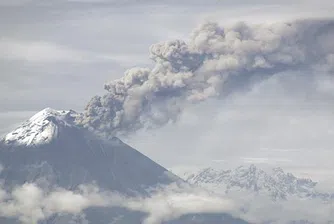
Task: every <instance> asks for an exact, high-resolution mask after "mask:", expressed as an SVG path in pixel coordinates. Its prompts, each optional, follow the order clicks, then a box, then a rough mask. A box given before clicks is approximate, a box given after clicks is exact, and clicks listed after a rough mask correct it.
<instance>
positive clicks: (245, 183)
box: [181, 165, 334, 200]
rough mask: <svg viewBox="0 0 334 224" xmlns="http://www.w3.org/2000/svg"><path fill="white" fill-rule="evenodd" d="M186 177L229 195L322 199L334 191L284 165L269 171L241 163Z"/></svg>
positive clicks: (283, 198) (280, 198)
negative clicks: (320, 187)
mask: <svg viewBox="0 0 334 224" xmlns="http://www.w3.org/2000/svg"><path fill="white" fill-rule="evenodd" d="M181 177H183V178H184V179H185V180H186V181H188V182H189V183H192V184H196V185H200V186H202V187H205V188H208V189H210V190H213V191H215V192H219V193H224V194H229V192H232V191H247V192H249V193H252V194H253V193H254V194H259V195H266V196H269V197H270V198H272V199H273V200H287V199H289V197H298V198H321V199H323V200H329V199H330V198H331V197H333V196H334V194H329V193H322V192H318V191H317V190H316V189H315V187H316V185H317V183H316V182H313V181H312V180H311V179H304V178H298V177H295V176H294V175H292V174H291V173H285V172H284V171H283V169H281V168H279V167H278V168H273V169H272V170H271V171H270V172H266V171H264V170H262V169H259V168H257V167H256V166H255V165H250V166H240V167H238V168H236V169H235V170H216V169H213V168H205V169H202V170H200V171H198V172H187V173H184V175H183V176H181Z"/></svg>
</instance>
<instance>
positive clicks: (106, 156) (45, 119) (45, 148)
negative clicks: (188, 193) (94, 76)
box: [0, 108, 246, 224]
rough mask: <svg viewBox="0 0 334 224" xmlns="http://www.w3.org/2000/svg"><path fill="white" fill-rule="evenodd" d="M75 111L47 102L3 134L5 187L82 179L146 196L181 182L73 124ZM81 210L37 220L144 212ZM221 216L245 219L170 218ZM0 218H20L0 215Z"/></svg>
mask: <svg viewBox="0 0 334 224" xmlns="http://www.w3.org/2000/svg"><path fill="white" fill-rule="evenodd" d="M76 116H79V115H78V114H77V113H75V112H74V111H57V110H53V109H50V108H47V109H45V110H43V111H41V112H39V113H37V114H36V115H35V116H33V117H32V118H30V119H29V120H27V121H26V122H24V123H23V124H22V125H21V126H19V127H18V128H17V129H16V130H14V131H13V132H10V133H9V134H7V135H6V136H5V137H4V138H3V139H2V141H1V143H0V164H1V166H2V171H1V172H0V179H1V181H2V186H3V188H4V189H5V190H6V191H13V189H14V192H15V189H16V188H17V186H25V184H27V183H34V184H37V186H38V187H40V188H42V189H58V188H62V189H66V190H71V191H75V190H76V189H78V187H79V186H81V185H83V184H92V183H94V184H95V185H96V186H98V187H99V188H100V189H101V190H105V191H113V192H118V193H119V194H121V195H123V196H126V197H138V196H140V197H141V198H145V197H150V196H151V194H152V192H151V191H150V189H152V188H155V187H157V186H161V185H168V184H185V182H184V181H183V180H182V179H181V178H179V177H177V176H175V175H174V174H172V173H171V172H169V171H167V170H166V169H165V168H163V167H162V166H160V165H158V164H157V163H155V162H154V161H152V160H151V159H149V158H148V157H146V156H144V155H143V154H141V153H140V152H138V151H136V150H135V149H133V148H131V147H130V146H128V145H126V144H124V143H123V142H121V141H120V140H119V139H117V138H113V139H111V140H108V141H106V140H103V139H102V138H100V137H99V136H96V135H95V134H93V133H92V132H90V131H88V130H86V129H82V128H81V127H79V126H77V125H76V124H75V118H76ZM30 191H31V190H30ZM16 194H17V192H16V193H14V197H16V196H17V195H16ZM24 203H26V202H24ZM27 203H28V205H29V204H30V203H31V202H27ZM0 206H1V205H0ZM81 215H82V217H81V216H80V217H81V218H80V217H79V218H78V217H77V216H73V215H70V214H66V213H63V214H55V215H53V216H51V217H48V218H47V219H46V220H44V221H43V222H40V223H47V224H65V223H66V224H67V223H85V222H86V221H84V220H88V221H89V222H90V223H94V224H105V223H116V224H121V223H124V224H125V223H126V224H132V223H133V224H137V223H141V222H142V220H143V218H144V217H145V216H146V214H144V213H143V212H140V211H132V210H128V209H125V208H121V207H113V208H106V207H104V208H103V207H92V208H88V209H85V211H84V214H81ZM0 216H1V214H0ZM191 220H197V221H196V222H193V221H191ZM222 220H229V221H228V223H235V224H246V222H244V221H242V220H239V219H234V218H232V216H230V215H228V214H217V215H211V214H189V215H184V216H182V217H181V218H180V219H179V220H173V221H172V222H171V223H202V224H204V223H226V222H225V221H222ZM21 221H22V220H21ZM0 223H8V224H12V223H15V224H16V223H19V222H18V221H17V220H13V219H8V218H0ZM26 223H27V222H26ZM30 223H31V222H30ZM166 223H169V221H168V222H166ZM152 224H158V223H152Z"/></svg>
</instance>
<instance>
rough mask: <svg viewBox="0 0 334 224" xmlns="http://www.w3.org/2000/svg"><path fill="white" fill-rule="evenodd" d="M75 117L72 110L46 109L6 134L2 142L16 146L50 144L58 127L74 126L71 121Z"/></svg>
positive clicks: (57, 131)
mask: <svg viewBox="0 0 334 224" xmlns="http://www.w3.org/2000/svg"><path fill="white" fill-rule="evenodd" d="M76 116H77V113H76V112H74V111H72V110H69V111H65V110H54V109H51V108H46V109H44V110H42V111H40V112H38V113H37V114H35V115H34V116H32V117H31V118H30V119H29V120H27V121H26V122H24V123H23V124H22V125H20V126H19V127H18V128H16V129H15V130H14V131H12V132H10V133H8V134H7V135H6V136H5V137H4V139H3V141H4V143H5V144H9V145H18V146H34V145H41V144H47V143H50V142H51V141H52V140H54V139H55V138H57V136H58V133H59V128H60V127H71V126H74V123H73V120H74V118H75V117H76Z"/></svg>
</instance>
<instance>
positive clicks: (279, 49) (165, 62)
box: [78, 19, 334, 136]
mask: <svg viewBox="0 0 334 224" xmlns="http://www.w3.org/2000/svg"><path fill="white" fill-rule="evenodd" d="M333 38H334V20H330V19H328V20H300V21H294V22H285V23H274V24H260V25H248V24H247V23H241V22H240V23H237V24H235V25H233V26H229V27H222V26H220V25H219V24H217V23H205V24H203V25H200V26H199V27H198V28H196V29H195V30H194V31H193V32H192V34H191V35H190V39H189V41H187V42H186V41H182V40H173V41H166V42H162V43H157V44H154V45H152V46H151V47H150V58H151V59H152V60H153V62H154V65H153V68H140V67H135V68H131V69H129V70H127V71H126V72H125V73H124V76H123V77H122V78H120V79H117V80H114V81H111V82H108V83H106V84H105V85H104V89H105V90H106V91H107V93H106V94H105V95H103V96H95V97H93V98H92V99H91V100H90V102H89V103H88V105H87V106H86V109H85V111H84V113H83V115H82V116H81V117H79V119H78V123H79V124H81V125H82V126H84V127H86V128H90V129H92V130H96V131H98V132H100V133H108V135H112V136H114V135H127V134H130V133H132V132H136V131H137V130H139V129H143V128H144V129H147V128H157V127H161V126H164V125H166V124H168V123H172V122H175V121H177V119H178V117H179V116H180V115H181V113H182V111H183V110H184V108H186V107H187V105H190V104H197V103H201V102H203V101H206V100H208V99H222V98H223V97H224V96H226V95H228V94H229V93H230V92H231V91H237V90H238V89H239V90H240V89H243V88H245V87H247V86H248V85H250V84H251V83H252V82H253V81H254V80H256V79H258V78H260V79H264V78H267V77H272V76H273V75H274V74H277V73H279V72H286V71H297V72H303V71H307V72H305V75H306V74H307V75H310V74H311V75H315V76H316V75H317V73H320V72H321V73H326V74H330V75H331V74H333V72H334V64H333V58H334V44H333V42H332V41H331V40H332V39H333Z"/></svg>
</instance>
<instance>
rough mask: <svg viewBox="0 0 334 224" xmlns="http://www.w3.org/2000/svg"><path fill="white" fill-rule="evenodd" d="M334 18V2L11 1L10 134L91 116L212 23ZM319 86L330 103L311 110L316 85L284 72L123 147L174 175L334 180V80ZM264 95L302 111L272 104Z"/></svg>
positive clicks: (0, 21) (4, 8)
mask: <svg viewBox="0 0 334 224" xmlns="http://www.w3.org/2000/svg"><path fill="white" fill-rule="evenodd" d="M204 2H205V3H204ZM333 12H334V3H333V1H329V0H319V1H316V2H315V1H312V0H309V1H306V0H304V1H303V0H300V1H277V0H273V1H270V0H269V1H264V0H263V1H246V0H238V1H222V0H221V1H218V0H210V1H199V0H195V1H190V0H184V1H176V0H167V1H149V0H146V1H145V0H138V1H134V0H127V1H114V0H109V1H107V0H59V1H45V0H11V1H9V0H1V1H0V69H1V75H0V91H1V92H0V104H1V107H0V134H5V133H6V132H8V131H10V130H12V129H13V128H14V127H15V126H17V125H18V124H20V123H21V122H22V121H24V120H25V119H27V118H29V117H30V116H32V115H33V114H35V113H36V112H37V111H40V110H42V109H44V108H46V107H52V108H55V109H74V110H76V111H78V112H81V111H83V110H84V108H85V105H86V104H87V102H88V101H89V99H90V98H91V97H92V96H94V95H101V94H104V92H105V91H104V89H103V85H104V83H106V82H109V81H112V80H114V79H118V78H121V77H122V76H123V73H124V71H125V70H126V69H128V68H131V67H133V66H141V67H145V66H152V65H153V62H152V60H150V58H149V47H150V46H151V45H152V44H155V43H157V42H161V41H168V40H174V39H182V40H185V41H188V39H189V34H190V33H191V32H192V30H194V29H195V28H196V27H197V26H198V25H199V24H201V23H203V22H207V21H213V22H217V23H218V24H220V25H222V26H229V25H231V24H234V23H236V22H239V21H244V22H247V23H248V24H263V23H275V22H283V21H293V20H296V19H311V18H328V17H331V16H332V15H333ZM315 81H316V83H317V84H319V91H318V89H317V90H316V91H313V92H312V91H311V92H310V94H311V95H312V96H315V98H316V97H318V96H319V97H322V96H323V95H321V94H320V93H322V92H326V91H327V92H329V93H330V94H329V95H328V98H326V99H324V98H320V100H319V99H318V101H317V100H315V101H314V102H311V103H310V104H308V105H306V106H305V105H304V104H302V102H303V100H304V98H303V96H302V97H301V98H300V93H303V92H304V90H305V89H304V88H303V87H305V86H307V85H308V84H307V80H305V79H304V78H303V77H302V76H300V74H299V73H298V72H296V73H293V74H291V73H289V74H288V75H287V74H285V73H283V74H279V75H277V76H275V77H271V78H269V79H266V80H263V81H261V82H259V83H258V84H257V85H256V86H254V87H253V88H251V89H250V90H249V91H245V92H242V93H239V92H235V93H234V94H231V97H229V98H227V100H226V101H223V102H222V101H216V100H209V101H206V102H205V103H204V104H200V105H193V106H190V107H188V108H186V109H185V110H184V112H183V113H182V115H181V118H180V119H179V121H178V122H177V123H176V124H169V125H166V126H164V127H162V128H159V129H157V130H153V131H139V132H138V133H136V134H133V135H132V136H129V137H126V138H124V139H122V140H124V141H125V142H127V143H129V144H130V145H131V146H133V147H134V148H136V149H138V150H139V151H141V152H143V153H144V154H146V155H147V156H149V157H150V158H152V159H153V160H155V161H157V162H159V163H160V164H162V165H163V166H165V167H167V168H174V169H176V168H180V169H181V167H184V166H186V167H188V166H189V167H190V166H194V167H198V166H219V167H224V168H225V167H233V166H238V165H241V164H250V163H255V164H259V165H272V166H282V167H283V168H286V169H288V170H292V171H294V172H297V173H298V174H300V175H305V176H311V177H314V178H316V179H319V180H320V179H321V180H327V179H328V178H330V177H332V176H334V173H333V171H331V170H333V168H334V167H333V166H334V165H332V162H331V159H330V158H333V155H334V151H333V149H332V148H331V146H332V145H333V143H334V138H333V136H334V130H333V128H332V127H334V116H333V114H332V111H333V109H334V108H333V106H332V105H331V102H332V100H333V99H334V98H333V96H334V95H331V94H332V93H333V92H334V91H333V86H334V80H332V79H331V78H330V77H329V76H327V75H323V76H320V75H319V78H317V79H316V80H315ZM303 83H305V84H303ZM263 97H268V100H272V101H271V102H281V101H284V102H285V101H286V100H287V99H291V102H292V104H291V105H290V104H289V105H290V106H289V107H287V108H282V107H281V106H279V104H275V103H274V104H273V105H271V106H268V104H262V102H263ZM245 102H246V103H245ZM317 102H320V104H317ZM240 105H241V106H240ZM302 105H304V106H305V108H300V107H301V106H302ZM245 111H247V113H245ZM301 155H302V156H303V158H301Z"/></svg>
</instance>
